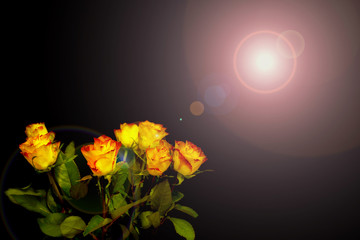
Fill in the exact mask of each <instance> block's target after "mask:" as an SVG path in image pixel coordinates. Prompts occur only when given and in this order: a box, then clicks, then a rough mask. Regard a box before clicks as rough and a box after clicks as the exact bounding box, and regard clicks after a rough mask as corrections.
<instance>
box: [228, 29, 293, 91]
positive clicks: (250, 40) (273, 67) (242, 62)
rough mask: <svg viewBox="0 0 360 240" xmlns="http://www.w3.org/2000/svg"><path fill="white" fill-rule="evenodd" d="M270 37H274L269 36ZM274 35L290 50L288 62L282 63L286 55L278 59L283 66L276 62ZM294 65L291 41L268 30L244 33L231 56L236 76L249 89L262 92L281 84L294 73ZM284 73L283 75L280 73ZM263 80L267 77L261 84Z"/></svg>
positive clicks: (280, 86)
mask: <svg viewBox="0 0 360 240" xmlns="http://www.w3.org/2000/svg"><path fill="white" fill-rule="evenodd" d="M269 36H270V38H269ZM274 37H275V39H272V38H274ZM276 39H281V40H282V41H283V42H284V43H285V44H286V46H287V47H288V49H289V52H291V55H292V56H293V58H292V59H291V61H292V64H291V65H292V66H291V65H289V66H287V65H286V61H284V60H286V59H284V60H283V61H282V62H283V63H284V66H279V65H280V63H278V60H279V58H278V55H279V54H277V51H276ZM248 62H250V64H249V63H248ZM248 65H250V67H248ZM296 65H297V61H296V52H295V49H294V47H293V45H292V44H291V42H290V41H289V40H288V39H287V38H285V37H284V36H283V35H281V34H279V33H277V32H274V31H269V30H264V31H257V32H253V33H250V34H248V35H247V36H246V37H244V38H243V39H242V40H241V41H240V43H239V44H238V45H237V47H236V50H235V53H234V57H233V67H234V71H235V74H236V77H237V78H238V79H239V80H240V82H241V83H242V84H243V85H244V86H245V87H246V88H248V89H249V90H251V91H254V92H256V93H262V94H269V93H274V92H277V91H279V90H281V89H283V88H285V87H286V86H287V85H288V84H289V83H290V81H291V80H292V78H293V77H294V75H295V71H296ZM270 73H271V74H270ZM285 74H287V76H285V77H284V75H285ZM264 75H265V77H264ZM249 79H250V81H249ZM264 80H271V81H265V82H268V84H263V83H264Z"/></svg>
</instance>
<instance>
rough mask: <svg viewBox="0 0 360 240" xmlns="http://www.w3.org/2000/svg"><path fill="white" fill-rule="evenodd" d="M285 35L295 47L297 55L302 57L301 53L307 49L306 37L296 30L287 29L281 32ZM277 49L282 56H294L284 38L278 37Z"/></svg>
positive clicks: (290, 57) (289, 57)
mask: <svg viewBox="0 0 360 240" xmlns="http://www.w3.org/2000/svg"><path fill="white" fill-rule="evenodd" d="M281 35H282V36H283V37H285V38H286V39H287V40H289V42H290V43H291V45H292V46H293V47H294V49H295V53H296V54H295V57H297V58H298V57H300V56H301V54H302V53H303V52H304V49H305V39H304V37H303V36H302V35H301V34H300V33H299V32H298V31H295V30H287V31H284V32H282V33H281ZM276 49H277V51H278V52H279V53H280V54H281V56H283V57H286V58H288V59H292V58H294V55H293V54H292V52H291V51H290V49H289V48H288V46H287V44H286V42H284V41H283V40H282V38H278V39H277V40H276Z"/></svg>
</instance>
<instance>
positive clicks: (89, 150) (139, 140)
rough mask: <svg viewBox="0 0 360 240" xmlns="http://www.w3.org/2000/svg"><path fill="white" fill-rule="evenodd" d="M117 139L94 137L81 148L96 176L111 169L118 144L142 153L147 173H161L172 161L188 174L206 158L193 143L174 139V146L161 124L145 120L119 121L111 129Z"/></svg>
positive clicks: (180, 171)
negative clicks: (91, 141) (166, 138)
mask: <svg viewBox="0 0 360 240" xmlns="http://www.w3.org/2000/svg"><path fill="white" fill-rule="evenodd" d="M114 133H115V136H116V139H117V141H118V142H116V141H114V140H112V139H111V138H110V137H107V136H105V135H103V136H101V137H99V138H95V139H94V144H93V145H87V146H84V147H82V148H81V152H82V154H83V155H84V157H85V158H86V160H87V161H88V165H89V167H90V168H91V170H92V172H93V173H94V175H96V176H103V175H107V174H109V173H111V172H112V171H113V170H114V169H115V163H116V156H117V153H118V151H119V149H120V146H121V145H122V146H124V147H126V148H131V149H132V150H133V151H134V152H135V153H137V154H138V155H139V156H143V155H145V157H146V170H147V171H148V173H149V174H150V175H153V176H161V175H162V174H163V173H164V172H165V171H166V170H167V169H168V168H169V166H170V165H171V163H172V162H173V163H174V170H175V171H177V172H179V173H181V174H183V175H184V176H188V175H191V174H193V173H194V172H195V171H196V170H198V169H199V167H200V166H201V164H203V163H204V162H205V161H206V160H207V158H206V156H205V154H204V153H203V151H202V150H201V149H200V148H199V147H197V146H196V145H195V144H193V143H191V142H189V141H186V142H181V141H176V142H175V147H173V146H172V145H171V144H170V143H168V142H167V141H166V140H164V139H163V138H164V137H165V136H167V135H168V133H167V132H166V128H164V127H163V125H161V124H156V123H153V122H149V121H144V122H140V123H138V124H137V123H130V124H128V123H124V124H120V129H115V130H114Z"/></svg>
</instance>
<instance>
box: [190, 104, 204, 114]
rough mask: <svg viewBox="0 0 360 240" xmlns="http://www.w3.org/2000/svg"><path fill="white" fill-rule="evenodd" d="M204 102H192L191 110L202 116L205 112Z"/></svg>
mask: <svg viewBox="0 0 360 240" xmlns="http://www.w3.org/2000/svg"><path fill="white" fill-rule="evenodd" d="M204 109H205V108H204V104H202V102H200V101H194V102H193V103H191V104H190V112H191V113H192V114H193V115H194V116H201V115H202V114H203V113H204Z"/></svg>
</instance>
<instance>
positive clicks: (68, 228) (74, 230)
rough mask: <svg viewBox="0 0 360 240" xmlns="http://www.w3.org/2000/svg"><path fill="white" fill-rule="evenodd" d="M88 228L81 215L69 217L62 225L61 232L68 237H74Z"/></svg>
mask: <svg viewBox="0 0 360 240" xmlns="http://www.w3.org/2000/svg"><path fill="white" fill-rule="evenodd" d="M85 228H86V223H85V222H84V220H82V219H81V217H79V216H70V217H67V218H66V219H65V220H64V221H63V222H62V223H61V225H60V230H61V234H62V235H63V236H64V237H66V238H73V237H75V235H77V234H79V233H81V232H82V231H84V229H85Z"/></svg>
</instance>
